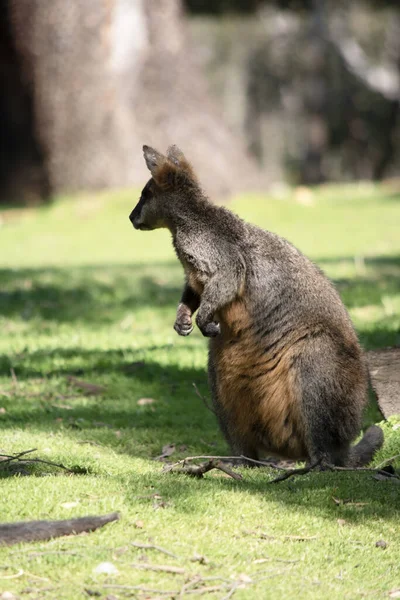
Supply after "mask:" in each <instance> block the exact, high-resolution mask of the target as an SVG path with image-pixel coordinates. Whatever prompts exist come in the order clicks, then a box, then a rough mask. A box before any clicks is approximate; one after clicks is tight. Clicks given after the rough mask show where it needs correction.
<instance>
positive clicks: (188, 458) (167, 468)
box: [163, 454, 249, 472]
mask: <svg viewBox="0 0 400 600" xmlns="http://www.w3.org/2000/svg"><path fill="white" fill-rule="evenodd" d="M244 458H245V459H246V460H249V459H247V458H246V457H245V456H210V455H206V454H205V455H199V456H186V458H182V459H181V460H178V461H177V462H175V463H173V464H172V465H165V466H164V468H163V471H164V472H168V471H172V470H173V469H175V467H179V465H185V464H186V463H187V462H191V461H192V460H204V459H206V460H221V461H231V460H237V461H240V462H243V459H244Z"/></svg>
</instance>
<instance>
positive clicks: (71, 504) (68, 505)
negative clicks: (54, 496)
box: [60, 502, 79, 508]
mask: <svg viewBox="0 0 400 600" xmlns="http://www.w3.org/2000/svg"><path fill="white" fill-rule="evenodd" d="M78 505H79V502H63V503H62V504H60V506H62V507H63V508H75V506H78Z"/></svg>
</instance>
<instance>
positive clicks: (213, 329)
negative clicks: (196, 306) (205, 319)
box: [197, 321, 221, 337]
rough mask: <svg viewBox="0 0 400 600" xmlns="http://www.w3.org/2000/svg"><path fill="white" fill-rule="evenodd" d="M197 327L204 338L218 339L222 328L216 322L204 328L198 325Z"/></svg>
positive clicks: (207, 324) (211, 322)
mask: <svg viewBox="0 0 400 600" xmlns="http://www.w3.org/2000/svg"><path fill="white" fill-rule="evenodd" d="M197 325H198V327H199V329H200V331H201V333H202V334H203V335H204V337H216V336H217V335H219V334H220V333H221V326H220V324H219V323H217V322H216V321H210V322H209V323H206V324H205V325H202V326H200V325H199V324H198V323H197Z"/></svg>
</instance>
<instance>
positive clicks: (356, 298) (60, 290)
mask: <svg viewBox="0 0 400 600" xmlns="http://www.w3.org/2000/svg"><path fill="white" fill-rule="evenodd" d="M343 262H349V263H350V264H354V259H353V258H351V257H343V258H337V259H321V260H319V261H318V263H319V264H320V265H321V266H322V267H324V265H326V264H334V263H338V264H340V263H343ZM365 265H366V267H367V268H368V274H367V275H362V274H360V275H357V276H355V277H353V278H351V279H337V280H335V284H336V286H337V288H338V290H339V292H340V294H341V297H342V299H343V301H344V303H345V304H346V306H347V307H348V308H355V307H364V306H371V305H379V306H382V305H383V303H384V302H385V299H386V298H388V297H389V298H390V296H393V295H399V294H400V256H391V257H390V256H389V257H374V258H368V259H366V260H365ZM180 281H182V282H183V274H182V268H181V266H180V265H179V263H178V261H171V262H169V263H160V264H151V265H148V266H146V265H142V264H133V265H111V266H110V265H104V266H86V267H70V268H67V267H66V268H43V269H1V270H0V315H2V316H4V317H8V318H22V319H24V320H27V321H29V320H31V319H35V318H39V319H42V320H43V321H53V322H73V321H86V322H88V323H99V324H101V323H110V322H113V321H116V320H118V319H119V318H121V316H122V315H124V314H126V312H127V311H134V310H135V309H138V308H140V307H149V308H152V307H157V308H159V307H163V306H173V305H176V304H177V302H178V300H179V297H180V293H181V286H180V284H179V283H178V282H180ZM379 339H380V336H378V340H379Z"/></svg>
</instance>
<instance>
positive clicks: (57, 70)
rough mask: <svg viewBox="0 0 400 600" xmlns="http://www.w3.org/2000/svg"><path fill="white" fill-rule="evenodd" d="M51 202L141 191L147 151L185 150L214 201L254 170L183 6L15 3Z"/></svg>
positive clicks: (136, 1)
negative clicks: (203, 63)
mask: <svg viewBox="0 0 400 600" xmlns="http://www.w3.org/2000/svg"><path fill="white" fill-rule="evenodd" d="M9 2H10V10H11V21H12V33H13V37H14V43H15V48H16V51H17V54H18V56H19V57H20V60H21V64H22V70H23V75H24V84H25V86H26V88H27V89H28V90H29V93H30V95H31V98H32V114H33V129H34V133H35V137H36V139H37V142H38V145H39V146H40V148H41V150H42V154H43V163H44V165H43V166H44V171H45V172H46V174H47V178H48V182H49V186H50V189H51V190H52V191H53V192H60V191H70V190H78V189H83V188H84V189H96V188H97V189H98V188H104V187H123V186H129V185H140V184H141V183H143V182H144V180H145V179H146V177H147V174H146V171H145V168H144V164H143V159H142V152H141V146H142V144H143V143H146V144H150V145H155V146H156V147H157V146H158V147H159V148H160V150H165V149H166V147H167V146H168V145H169V144H172V143H177V144H178V145H181V146H182V148H183V150H184V151H185V152H186V153H187V155H188V157H189V158H190V159H191V160H192V161H193V163H194V166H195V167H197V168H198V171H199V175H200V178H203V180H204V181H205V185H206V187H207V188H208V189H209V190H210V191H212V192H217V193H221V192H230V191H231V190H232V189H233V188H236V187H237V186H238V184H239V183H241V182H242V183H243V184H244V185H247V184H248V183H249V181H251V180H252V179H254V175H255V172H254V168H253V166H252V164H251V162H250V161H249V159H248V158H247V156H246V153H245V151H244V150H243V148H242V146H241V143H240V142H239V141H238V140H236V139H234V137H233V135H232V134H231V133H230V131H229V130H228V129H227V127H226V126H225V124H224V122H223V119H222V118H221V115H220V114H219V112H218V110H217V108H216V107H215V106H214V104H213V103H212V101H211V100H210V98H209V96H208V91H207V87H206V85H205V81H204V78H203V76H202V73H201V72H200V69H199V67H198V66H197V65H196V63H195V61H194V59H193V57H192V56H191V55H190V48H189V45H188V40H187V36H186V27H185V21H184V17H183V14H182V7H181V0H85V1H84V2H82V1H80V0H68V1H66V0H51V2H47V1H43V0H9Z"/></svg>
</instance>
